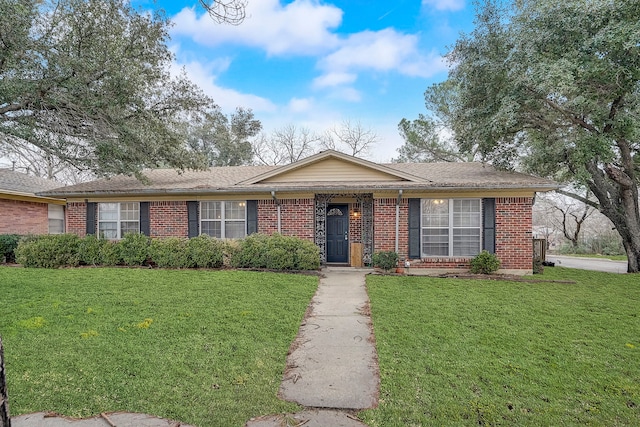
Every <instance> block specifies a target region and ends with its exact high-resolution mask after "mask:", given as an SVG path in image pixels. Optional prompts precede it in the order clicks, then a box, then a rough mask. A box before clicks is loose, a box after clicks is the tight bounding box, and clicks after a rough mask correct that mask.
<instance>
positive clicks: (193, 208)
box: [187, 202, 200, 237]
mask: <svg viewBox="0 0 640 427" xmlns="http://www.w3.org/2000/svg"><path fill="white" fill-rule="evenodd" d="M187 221H188V230H189V231H188V233H189V237H197V236H198V234H200V233H199V232H198V229H199V227H198V225H199V224H198V223H199V221H198V202H187Z"/></svg>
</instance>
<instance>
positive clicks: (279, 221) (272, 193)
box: [271, 190, 282, 234]
mask: <svg viewBox="0 0 640 427" xmlns="http://www.w3.org/2000/svg"><path fill="white" fill-rule="evenodd" d="M271 197H272V198H273V201H274V202H276V207H277V209H278V234H282V221H281V218H282V216H281V210H280V200H278V198H277V197H276V192H275V190H271Z"/></svg>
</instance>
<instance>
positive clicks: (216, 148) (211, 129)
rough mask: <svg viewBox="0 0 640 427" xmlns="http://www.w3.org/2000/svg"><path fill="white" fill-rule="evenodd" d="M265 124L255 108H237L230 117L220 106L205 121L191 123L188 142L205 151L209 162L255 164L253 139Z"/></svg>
mask: <svg viewBox="0 0 640 427" xmlns="http://www.w3.org/2000/svg"><path fill="white" fill-rule="evenodd" d="M260 129H262V124H261V123H260V121H259V120H257V119H255V117H254V115H253V111H251V110H246V109H243V108H237V109H236V111H235V113H233V114H231V116H230V117H227V116H225V115H224V114H222V112H221V111H220V110H219V109H217V110H215V111H214V112H213V113H211V114H208V115H207V117H205V121H204V122H203V123H196V124H193V123H192V124H190V125H189V130H188V131H187V132H188V135H189V136H188V140H189V142H188V144H189V147H191V149H193V150H194V151H196V152H201V153H204V154H205V155H206V157H207V163H208V165H209V166H239V165H248V164H251V162H252V159H253V146H252V144H251V141H250V139H251V138H253V137H255V136H256V135H258V133H259V132H260Z"/></svg>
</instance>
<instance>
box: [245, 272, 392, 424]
mask: <svg viewBox="0 0 640 427" xmlns="http://www.w3.org/2000/svg"><path fill="white" fill-rule="evenodd" d="M367 271H369V270H357V269H353V268H335V267H334V268H331V267H329V268H325V269H324V270H323V274H324V277H322V278H321V279H320V284H319V286H318V290H317V292H316V294H315V296H314V297H313V299H312V300H311V304H310V307H309V310H308V311H307V317H306V318H305V320H304V321H303V323H302V325H301V326H300V330H299V332H298V336H297V338H296V339H295V341H294V342H293V344H292V345H291V352H290V354H289V356H288V357H287V368H286V370H285V374H284V379H283V381H282V385H281V386H280V393H279V395H280V398H282V399H283V400H288V401H291V402H296V403H299V404H300V405H303V406H305V407H307V408H314V409H306V410H304V411H302V412H300V413H298V414H291V415H272V416H266V417H260V418H257V419H254V420H250V421H249V422H248V423H247V424H246V427H275V426H281V425H289V424H287V423H288V420H291V421H292V422H295V425H302V424H300V423H303V424H304V425H305V427H306V426H309V427H314V426H318V427H321V426H336V427H337V426H344V427H361V426H366V424H364V423H362V422H361V421H359V420H357V419H356V418H355V416H353V415H352V413H355V412H356V411H357V410H359V409H366V408H372V407H375V406H377V404H378V394H379V387H380V377H379V373H378V358H377V353H376V349H375V346H374V337H373V330H372V327H371V326H372V325H371V317H370V315H369V297H368V295H367V291H366V287H365V279H364V276H365V272H367ZM324 408H331V409H324Z"/></svg>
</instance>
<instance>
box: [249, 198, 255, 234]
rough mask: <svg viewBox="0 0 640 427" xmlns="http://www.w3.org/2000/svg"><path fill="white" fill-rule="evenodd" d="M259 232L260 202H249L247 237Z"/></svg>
mask: <svg viewBox="0 0 640 427" xmlns="http://www.w3.org/2000/svg"><path fill="white" fill-rule="evenodd" d="M257 232H258V201H257V200H247V235H249V234H253V233H257Z"/></svg>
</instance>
